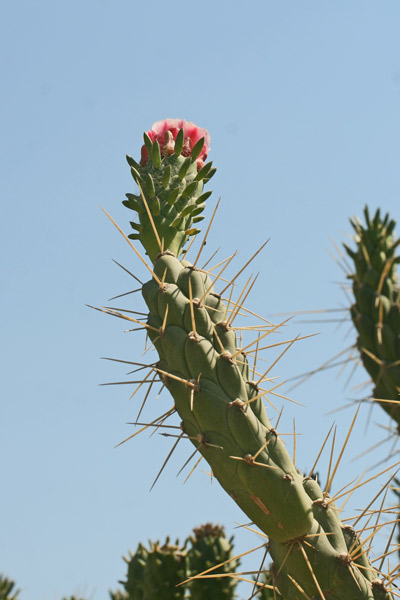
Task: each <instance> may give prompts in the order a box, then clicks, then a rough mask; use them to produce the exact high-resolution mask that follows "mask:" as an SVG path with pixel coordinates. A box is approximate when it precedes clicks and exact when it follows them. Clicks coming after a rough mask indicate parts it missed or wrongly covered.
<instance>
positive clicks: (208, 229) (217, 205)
mask: <svg viewBox="0 0 400 600" xmlns="http://www.w3.org/2000/svg"><path fill="white" fill-rule="evenodd" d="M220 202H221V198H219V199H218V202H217V204H216V207H215V208H214V212H213V214H212V217H211V219H210V223H209V225H208V227H207V231H206V233H205V236H204V238H203V241H202V243H201V246H200V250H199V252H198V254H197V256H196V260H195V261H194V263H193V267H195V266H196V265H197V261H198V260H199V258H200V256H201V253H202V252H203V248H204V246H205V245H206V242H207V236H208V233H209V231H210V229H211V225H212V223H213V221H214V217H215V214H216V212H217V210H218V207H219V203H220Z"/></svg>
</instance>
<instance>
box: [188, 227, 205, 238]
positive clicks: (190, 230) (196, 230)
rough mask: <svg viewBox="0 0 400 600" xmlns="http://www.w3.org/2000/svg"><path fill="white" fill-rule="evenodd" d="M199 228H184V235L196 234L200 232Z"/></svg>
mask: <svg viewBox="0 0 400 600" xmlns="http://www.w3.org/2000/svg"><path fill="white" fill-rule="evenodd" d="M200 231H201V230H200V229H196V228H195V227H192V228H191V229H186V231H185V235H188V236H191V235H197V234H198V233H200Z"/></svg>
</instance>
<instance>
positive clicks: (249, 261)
mask: <svg viewBox="0 0 400 600" xmlns="http://www.w3.org/2000/svg"><path fill="white" fill-rule="evenodd" d="M269 240H270V238H268V239H267V240H266V241H265V242H264V243H263V244H262V246H260V247H259V249H258V250H257V252H255V253H254V254H253V256H252V257H251V258H250V259H249V260H248V261H247V263H246V264H245V265H244V267H242V268H241V269H240V271H239V272H238V273H236V275H235V277H234V278H233V279H232V281H230V283H228V285H227V286H226V287H224V289H223V290H222V292H221V296H222V294H223V293H224V292H225V291H226V290H227V289H228V287H229V286H230V285H233V282H234V281H235V280H236V279H237V278H238V277H239V275H241V274H242V273H243V271H244V270H245V269H246V267H248V265H249V264H250V263H251V261H252V260H254V259H255V257H256V256H257V254H259V253H260V252H261V250H262V249H263V248H264V247H265V246H266V245H267V244H268V242H269Z"/></svg>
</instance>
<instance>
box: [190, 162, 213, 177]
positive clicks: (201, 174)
mask: <svg viewBox="0 0 400 600" xmlns="http://www.w3.org/2000/svg"><path fill="white" fill-rule="evenodd" d="M211 167H212V160H210V162H208V163H207V164H206V165H204V167H203V168H202V169H200V171H199V172H198V173H197V175H196V177H195V178H194V180H195V181H201V180H202V179H204V177H207V175H208V172H209V170H210V169H211Z"/></svg>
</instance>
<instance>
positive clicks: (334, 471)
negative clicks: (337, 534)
mask: <svg viewBox="0 0 400 600" xmlns="http://www.w3.org/2000/svg"><path fill="white" fill-rule="evenodd" d="M360 407H361V404H359V405H358V408H357V410H356V414H355V415H354V418H353V421H352V423H351V425H350V428H349V431H348V433H347V436H346V439H345V441H344V444H343V446H342V449H341V451H340V454H339V457H338V459H337V461H336V465H335V468H334V469H333V473H332V475H331V477H330V478H329V479H328V482H327V484H326V488H325V492H324V495H323V499H324V500H325V498H326V495H327V494H328V493H329V490H330V488H331V486H332V482H333V479H334V477H335V475H336V472H337V470H338V467H339V464H340V461H341V460H342V457H343V453H344V451H345V448H346V446H347V442H348V441H349V438H350V435H351V432H352V431H353V427H354V424H355V422H356V419H357V417H358V413H359V411H360Z"/></svg>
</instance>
